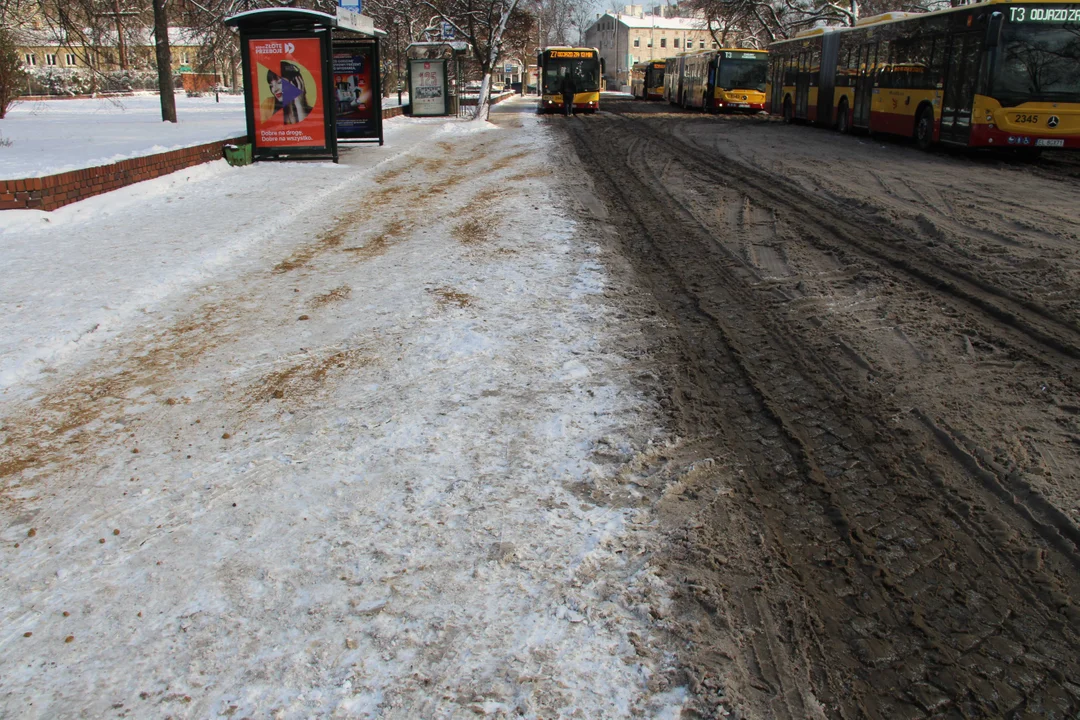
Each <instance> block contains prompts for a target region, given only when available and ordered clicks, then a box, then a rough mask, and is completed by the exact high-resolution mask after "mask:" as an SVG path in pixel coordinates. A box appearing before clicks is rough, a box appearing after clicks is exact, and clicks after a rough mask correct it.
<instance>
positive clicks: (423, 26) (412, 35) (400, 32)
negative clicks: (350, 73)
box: [365, 0, 431, 102]
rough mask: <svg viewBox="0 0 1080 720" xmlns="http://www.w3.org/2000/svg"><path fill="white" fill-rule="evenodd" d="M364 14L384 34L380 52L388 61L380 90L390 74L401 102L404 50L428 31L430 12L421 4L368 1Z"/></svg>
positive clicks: (404, 0)
mask: <svg viewBox="0 0 1080 720" xmlns="http://www.w3.org/2000/svg"><path fill="white" fill-rule="evenodd" d="M365 10H367V14H368V15H370V16H371V17H372V19H373V20H374V21H375V26H376V27H380V28H385V29H386V31H387V37H386V38H384V39H383V40H382V43H381V47H382V50H381V51H380V52H381V54H382V57H383V60H384V61H388V62H387V63H386V67H384V68H383V71H384V72H383V75H384V76H383V88H384V89H386V88H388V86H389V83H388V82H387V80H388V79H389V77H391V71H392V77H393V78H394V82H395V84H396V85H397V86H398V100H399V102H400V99H401V87H402V73H403V72H404V68H405V67H406V60H407V58H406V57H405V49H406V48H407V47H408V46H409V44H410V43H414V42H417V41H418V40H420V38H421V34H422V33H423V32H424V31H425V30H427V29H429V27H430V22H429V19H430V17H431V8H430V7H428V6H427V5H425V4H424V3H423V2H422V1H421V0H367V4H366V6H365Z"/></svg>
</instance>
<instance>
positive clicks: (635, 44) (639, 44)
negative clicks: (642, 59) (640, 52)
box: [634, 38, 641, 47]
mask: <svg viewBox="0 0 1080 720" xmlns="http://www.w3.org/2000/svg"><path fill="white" fill-rule="evenodd" d="M634 47H641V38H634Z"/></svg>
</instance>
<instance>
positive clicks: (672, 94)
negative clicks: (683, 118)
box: [664, 53, 689, 105]
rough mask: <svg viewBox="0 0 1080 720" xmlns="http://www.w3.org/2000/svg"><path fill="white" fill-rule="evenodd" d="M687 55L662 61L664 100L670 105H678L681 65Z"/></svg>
mask: <svg viewBox="0 0 1080 720" xmlns="http://www.w3.org/2000/svg"><path fill="white" fill-rule="evenodd" d="M687 57H689V54H688V53H679V54H678V55H676V56H675V57H669V58H668V59H667V60H665V61H664V65H665V67H664V99H665V100H667V101H668V102H669V103H670V104H672V105H678V104H679V101H680V100H681V99H682V78H683V64H684V63H685V62H686V58H687Z"/></svg>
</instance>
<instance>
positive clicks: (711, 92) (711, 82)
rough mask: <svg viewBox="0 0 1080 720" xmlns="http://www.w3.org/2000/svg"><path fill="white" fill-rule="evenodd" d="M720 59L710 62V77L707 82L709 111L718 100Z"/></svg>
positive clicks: (706, 96) (706, 91)
mask: <svg viewBox="0 0 1080 720" xmlns="http://www.w3.org/2000/svg"><path fill="white" fill-rule="evenodd" d="M719 63H720V58H719V57H715V58H713V59H711V60H709V77H708V79H707V80H706V81H705V98H706V100H705V109H706V110H708V109H710V108H712V107H713V105H714V104H715V102H716V101H715V98H716V66H717V65H719Z"/></svg>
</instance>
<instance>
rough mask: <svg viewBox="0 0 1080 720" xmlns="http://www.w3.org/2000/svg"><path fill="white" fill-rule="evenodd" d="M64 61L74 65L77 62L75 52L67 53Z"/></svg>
mask: <svg viewBox="0 0 1080 720" xmlns="http://www.w3.org/2000/svg"><path fill="white" fill-rule="evenodd" d="M64 62H66V63H67V64H68V65H74V64H75V53H68V54H67V55H65V56H64Z"/></svg>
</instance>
